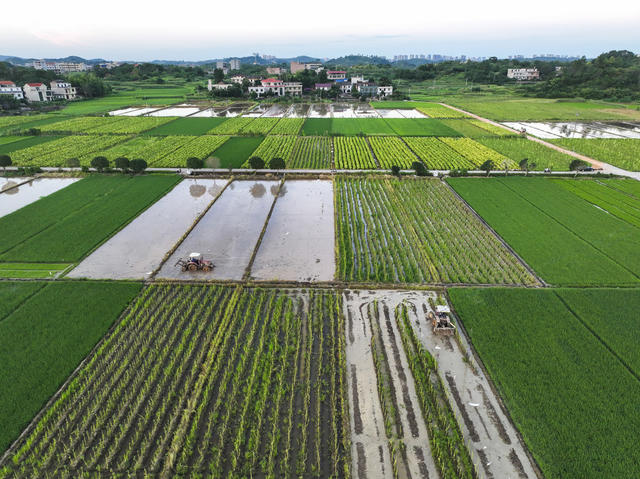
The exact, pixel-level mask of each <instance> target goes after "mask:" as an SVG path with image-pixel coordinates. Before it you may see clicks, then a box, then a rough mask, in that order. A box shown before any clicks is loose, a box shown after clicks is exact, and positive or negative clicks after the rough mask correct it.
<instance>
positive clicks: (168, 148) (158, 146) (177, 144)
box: [132, 135, 197, 166]
mask: <svg viewBox="0 0 640 479" xmlns="http://www.w3.org/2000/svg"><path fill="white" fill-rule="evenodd" d="M196 138H197V137H194V136H183V135H176V136H165V137H164V138H162V139H161V140H160V141H156V142H154V143H152V144H151V145H149V146H147V147H146V148H142V149H140V150H138V151H136V152H134V153H133V155H132V156H133V157H134V158H140V159H142V160H145V161H146V162H147V164H148V165H149V166H153V165H154V163H156V162H158V161H160V160H162V159H163V158H165V157H166V156H167V155H170V154H172V153H174V152H175V151H176V150H178V149H180V148H182V147H183V146H186V145H187V144H189V143H191V142H192V141H194V140H195V139H196ZM185 161H186V160H185ZM180 166H184V165H180Z"/></svg>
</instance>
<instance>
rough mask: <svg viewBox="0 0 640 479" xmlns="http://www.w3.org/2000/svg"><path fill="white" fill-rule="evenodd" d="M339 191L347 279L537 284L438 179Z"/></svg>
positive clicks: (367, 183)
mask: <svg viewBox="0 0 640 479" xmlns="http://www.w3.org/2000/svg"><path fill="white" fill-rule="evenodd" d="M336 187H337V195H336V205H337V208H338V211H337V225H338V250H339V277H340V278H341V279H343V280H346V281H371V282H381V283H398V282H399V283H432V284H433V283H482V284H535V283H536V280H535V278H534V277H533V276H532V274H531V273H530V272H529V271H528V270H527V269H526V267H525V266H524V265H523V264H521V263H520V262H519V261H518V260H517V259H516V258H515V256H513V254H511V253H510V251H509V250H508V249H507V248H506V247H505V246H504V245H503V244H502V243H501V242H500V240H499V239H498V238H496V237H495V236H494V235H493V234H492V233H491V232H490V231H489V230H488V229H487V228H486V227H485V226H484V225H483V224H482V223H481V222H480V221H479V220H478V219H477V218H476V217H475V216H474V215H473V214H472V212H471V211H470V210H469V209H468V208H467V207H466V206H465V205H464V203H463V202H461V201H459V200H458V199H457V198H456V197H455V195H454V194H453V193H452V192H451V191H450V190H449V189H448V188H447V187H446V186H445V185H444V184H442V182H440V181H438V180H404V181H401V180H396V179H383V180H378V179H353V180H352V179H346V178H337V181H336Z"/></svg>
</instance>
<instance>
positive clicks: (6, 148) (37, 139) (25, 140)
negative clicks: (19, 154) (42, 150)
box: [0, 136, 60, 158]
mask: <svg viewBox="0 0 640 479" xmlns="http://www.w3.org/2000/svg"><path fill="white" fill-rule="evenodd" d="M0 138H2V137H0ZM5 138H17V139H18V141H11V142H9V143H3V144H0V155H9V156H11V157H12V158H13V155H12V154H11V153H13V152H14V151H18V150H23V149H25V148H30V147H32V146H36V145H40V144H42V143H47V142H49V141H53V140H57V139H59V138H60V137H59V136H17V137H5Z"/></svg>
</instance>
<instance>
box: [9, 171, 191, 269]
mask: <svg viewBox="0 0 640 479" xmlns="http://www.w3.org/2000/svg"><path fill="white" fill-rule="evenodd" d="M178 181H179V177H177V176H175V175H147V176H137V177H130V176H91V177H88V178H85V179H84V180H82V181H78V182H76V183H74V184H72V185H70V186H69V187H67V188H63V189H62V190H59V191H57V192H55V193H52V194H51V195H49V196H47V197H45V198H42V199H40V200H38V201H36V202H34V203H31V204H29V205H27V206H25V207H24V208H21V209H19V210H18V211H15V212H13V213H11V214H9V215H7V216H4V217H2V218H0V230H2V231H10V232H11V234H7V235H2V236H0V261H5V262H6V261H17V262H53V261H55V262H74V261H78V260H80V259H81V258H82V257H83V256H85V255H86V254H87V253H89V252H90V251H91V250H92V249H93V248H95V247H97V246H98V245H99V244H100V243H102V242H103V241H104V240H106V239H107V238H108V237H109V236H110V235H111V234H113V233H114V232H116V231H117V230H118V229H119V228H121V227H122V226H123V225H125V224H126V223H128V222H129V221H130V220H131V219H133V218H134V217H135V216H137V215H138V214H139V213H140V212H141V211H142V210H144V209H145V208H147V207H148V206H149V205H150V204H152V203H153V202H155V201H156V200H158V198H160V197H161V196H162V195H164V194H165V193H166V192H167V191H168V190H169V189H170V188H171V187H173V186H174V185H175V184H176V183H177V182H178Z"/></svg>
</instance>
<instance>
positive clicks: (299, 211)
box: [251, 180, 336, 282]
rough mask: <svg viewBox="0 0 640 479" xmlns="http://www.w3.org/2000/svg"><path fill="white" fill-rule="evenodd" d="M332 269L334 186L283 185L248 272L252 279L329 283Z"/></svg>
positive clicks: (323, 183) (314, 183) (327, 183)
mask: <svg viewBox="0 0 640 479" xmlns="http://www.w3.org/2000/svg"><path fill="white" fill-rule="evenodd" d="M335 269H336V268H335V229H334V213H333V183H332V182H331V181H322V180H310V181H305V180H294V181H287V182H285V183H284V185H283V186H282V189H281V191H280V195H279V196H278V199H277V200H276V204H275V206H274V209H273V213H272V214H271V217H270V219H269V224H268V225H267V229H266V231H265V234H264V237H263V239H262V242H261V243H260V248H259V249H258V252H257V255H256V258H255V261H254V263H253V266H252V268H251V277H252V278H254V279H257V280H285V281H305V282H308V281H314V282H315V281H332V280H333V278H334V275H335Z"/></svg>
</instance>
